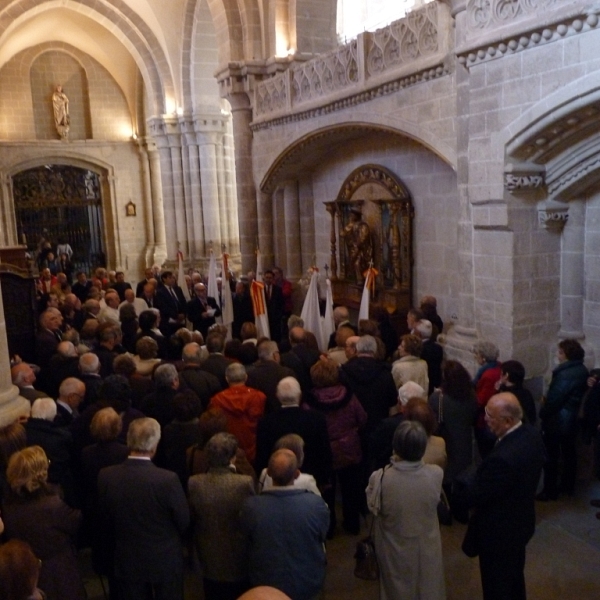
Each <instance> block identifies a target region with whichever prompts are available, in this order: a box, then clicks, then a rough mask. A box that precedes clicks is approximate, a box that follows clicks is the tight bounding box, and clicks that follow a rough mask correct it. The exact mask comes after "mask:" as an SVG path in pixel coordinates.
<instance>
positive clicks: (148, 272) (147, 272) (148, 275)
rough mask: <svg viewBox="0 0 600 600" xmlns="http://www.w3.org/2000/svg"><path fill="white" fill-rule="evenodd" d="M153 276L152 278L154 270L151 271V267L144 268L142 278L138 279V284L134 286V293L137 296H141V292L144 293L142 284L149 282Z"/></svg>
mask: <svg viewBox="0 0 600 600" xmlns="http://www.w3.org/2000/svg"><path fill="white" fill-rule="evenodd" d="M153 278H154V272H153V271H152V269H151V268H148V269H145V270H144V279H142V280H141V281H139V282H138V284H137V285H136V286H135V295H136V296H137V297H138V298H141V297H142V294H143V293H144V286H145V285H146V284H147V283H149V281H150V280H151V279H153Z"/></svg>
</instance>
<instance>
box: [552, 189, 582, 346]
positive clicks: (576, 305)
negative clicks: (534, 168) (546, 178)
mask: <svg viewBox="0 0 600 600" xmlns="http://www.w3.org/2000/svg"><path fill="white" fill-rule="evenodd" d="M584 244H585V203H584V201H583V200H571V201H570V202H569V220H568V221H567V223H566V225H565V228H564V230H563V235H562V251H561V264H560V332H559V333H558V337H559V338H560V339H563V338H578V339H583V338H584V337H585V335H584V333H583V295H584Z"/></svg>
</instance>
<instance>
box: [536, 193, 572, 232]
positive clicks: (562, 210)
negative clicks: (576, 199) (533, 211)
mask: <svg viewBox="0 0 600 600" xmlns="http://www.w3.org/2000/svg"><path fill="white" fill-rule="evenodd" d="M568 220H569V205H568V204H566V203H564V202H556V201H555V200H545V201H543V202H540V203H539V204H538V223H539V225H540V227H542V228H544V229H548V230H549V231H557V232H562V230H563V229H564V227H565V225H566V223H567V221H568Z"/></svg>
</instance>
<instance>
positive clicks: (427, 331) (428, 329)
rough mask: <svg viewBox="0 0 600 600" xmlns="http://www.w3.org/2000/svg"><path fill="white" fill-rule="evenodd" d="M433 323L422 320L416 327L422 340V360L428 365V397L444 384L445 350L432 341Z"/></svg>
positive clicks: (416, 333)
mask: <svg viewBox="0 0 600 600" xmlns="http://www.w3.org/2000/svg"><path fill="white" fill-rule="evenodd" d="M432 331H433V328H432V325H431V321H428V320H427V319H421V320H420V321H419V322H418V323H417V324H416V326H415V335H418V336H419V337H420V338H421V342H422V346H421V358H422V359H423V360H424V361H425V362H426V363H427V376H428V377H429V389H428V395H430V394H432V393H433V390H434V388H437V387H440V383H441V382H442V361H443V360H444V349H443V348H442V347H441V346H440V345H439V344H438V343H437V342H436V341H434V340H433V339H432V337H431V336H432Z"/></svg>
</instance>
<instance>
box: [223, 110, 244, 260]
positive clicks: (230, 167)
mask: <svg viewBox="0 0 600 600" xmlns="http://www.w3.org/2000/svg"><path fill="white" fill-rule="evenodd" d="M225 128H226V134H225V136H224V138H223V168H224V173H223V174H224V177H225V202H226V204H227V213H228V215H229V222H228V227H229V229H228V235H227V237H228V239H229V242H228V247H227V251H228V252H229V254H230V256H232V257H233V256H237V255H239V252H240V227H239V222H238V202H237V187H236V182H235V157H234V150H233V135H232V132H231V129H232V122H231V115H229V116H228V118H227V123H226V126H225Z"/></svg>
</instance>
